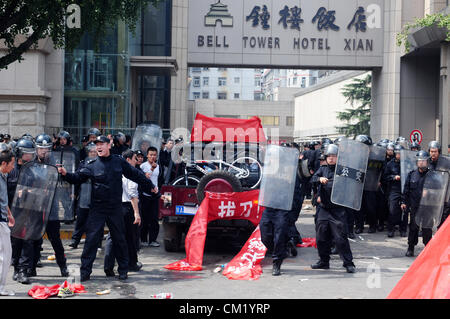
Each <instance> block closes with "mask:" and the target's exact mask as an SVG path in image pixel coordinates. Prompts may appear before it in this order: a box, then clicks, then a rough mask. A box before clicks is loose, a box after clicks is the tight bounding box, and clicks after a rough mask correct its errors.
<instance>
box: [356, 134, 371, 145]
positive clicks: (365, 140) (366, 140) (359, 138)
mask: <svg viewBox="0 0 450 319" xmlns="http://www.w3.org/2000/svg"><path fill="white" fill-rule="evenodd" d="M355 141H358V142H361V143H363V144H366V145H369V146H370V145H372V144H373V143H372V139H371V138H370V136H367V135H358V136H357V137H355Z"/></svg>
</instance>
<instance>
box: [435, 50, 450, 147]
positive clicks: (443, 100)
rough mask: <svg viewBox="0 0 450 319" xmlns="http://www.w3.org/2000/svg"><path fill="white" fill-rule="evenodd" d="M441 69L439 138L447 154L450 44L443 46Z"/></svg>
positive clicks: (448, 140) (449, 112)
mask: <svg viewBox="0 0 450 319" xmlns="http://www.w3.org/2000/svg"><path fill="white" fill-rule="evenodd" d="M440 69H441V70H440V82H441V83H440V88H441V89H440V97H439V99H440V103H439V104H440V105H439V124H440V130H439V134H440V136H439V137H438V138H439V140H440V141H441V143H442V152H443V153H444V154H447V146H448V144H450V80H449V78H448V75H449V72H450V45H449V44H448V43H443V44H442V45H441V68H440Z"/></svg>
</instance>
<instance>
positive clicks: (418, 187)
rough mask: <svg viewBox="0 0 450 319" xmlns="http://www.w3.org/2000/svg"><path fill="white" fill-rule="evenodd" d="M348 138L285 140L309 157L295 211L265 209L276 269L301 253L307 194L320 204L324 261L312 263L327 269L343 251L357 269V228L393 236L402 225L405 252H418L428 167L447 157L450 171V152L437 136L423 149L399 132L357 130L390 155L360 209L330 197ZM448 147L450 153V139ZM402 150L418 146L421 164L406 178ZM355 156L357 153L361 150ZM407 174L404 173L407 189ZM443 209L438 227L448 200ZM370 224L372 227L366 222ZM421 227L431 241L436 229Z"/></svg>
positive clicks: (264, 229)
mask: <svg viewBox="0 0 450 319" xmlns="http://www.w3.org/2000/svg"><path fill="white" fill-rule="evenodd" d="M344 139H345V138H343V137H341V138H338V139H336V140H334V141H331V140H330V139H328V138H324V139H322V141H317V142H311V143H306V144H304V145H302V146H301V145H299V144H296V143H294V144H287V143H284V144H283V145H282V146H285V147H295V148H298V149H299V150H300V151H301V152H300V160H301V161H306V163H307V166H308V169H309V174H298V175H297V176H296V184H295V191H294V204H293V207H292V210H291V211H289V212H287V211H281V210H279V209H269V210H268V211H269V213H268V214H266V215H264V214H263V217H262V220H261V223H260V227H261V237H262V241H263V243H264V244H265V245H266V247H268V248H269V250H270V251H271V254H272V258H273V272H272V274H273V275H275V276H278V275H280V274H281V272H280V267H281V264H282V262H283V259H285V258H287V257H288V256H296V255H297V251H296V245H297V244H299V243H301V236H300V233H299V232H298V230H297V228H296V226H295V222H296V221H297V219H298V217H299V214H300V211H301V207H302V204H303V201H304V199H305V198H306V199H311V202H312V205H313V206H314V207H315V209H316V212H315V219H314V221H315V228H316V242H317V248H318V254H319V261H318V262H317V263H316V264H313V265H311V268H312V269H328V268H329V267H330V264H329V261H330V255H331V254H339V255H340V257H341V259H342V260H343V266H344V268H346V270H347V272H349V273H353V272H355V265H354V263H353V256H352V252H351V249H350V244H349V241H348V239H349V238H350V239H354V238H355V234H360V233H363V232H364V231H367V232H368V233H376V232H383V231H385V230H387V237H388V238H392V237H394V236H395V234H396V231H398V232H399V235H400V236H401V237H405V238H406V237H407V246H408V248H407V250H406V253H405V255H406V256H409V257H413V256H414V247H415V246H416V245H417V244H418V237H419V231H420V226H419V225H418V224H417V223H416V219H415V215H416V213H417V211H418V209H419V206H420V203H421V199H422V197H423V189H424V182H425V178H426V176H427V173H428V172H431V171H434V170H436V169H437V166H438V163H442V162H443V161H444V160H447V162H446V163H447V164H444V165H440V166H443V167H444V168H443V170H444V171H446V172H447V173H448V169H449V168H448V158H443V157H442V156H443V155H442V147H441V145H440V143H439V142H437V141H432V142H430V143H429V145H428V148H427V149H426V150H421V146H420V145H419V144H418V143H409V142H408V141H407V140H406V139H405V138H403V137H399V138H397V139H396V140H395V141H390V140H387V139H384V140H381V141H379V142H378V143H373V141H372V139H371V138H370V137H369V136H367V135H359V136H356V137H355V140H356V141H358V142H361V143H363V144H365V145H368V146H369V147H370V146H372V145H374V146H377V147H379V148H380V147H381V148H383V149H384V150H385V156H384V159H383V161H382V165H380V167H379V173H380V175H379V182H378V185H377V187H376V191H373V190H364V191H363V194H362V204H361V208H360V209H359V210H355V209H352V208H348V207H344V206H343V205H338V204H335V203H334V202H333V201H332V200H331V198H332V190H333V180H334V178H335V173H336V171H337V169H336V166H337V158H338V152H339V144H340V143H341V142H342V141H343V140H344ZM448 147H449V153H450V145H449V146H448ZM402 150H410V151H413V152H415V153H414V154H415V164H416V167H415V169H413V170H411V171H410V172H408V175H407V177H406V178H405V177H401V176H402V174H401V153H402V152H401V151H402ZM383 153H384V151H383ZM351 156H353V157H355V158H356V157H358V156H359V154H353V155H351ZM366 163H367V161H366ZM369 164H370V161H369ZM380 164H381V163H380ZM402 179H405V181H404V187H403V189H402V184H401V181H402ZM438 187H442V189H443V192H444V194H445V192H446V191H447V192H448V189H447V190H446V187H447V186H445V185H441V186H439V185H438ZM341 191H345V190H341ZM347 196H348V197H355V196H356V194H350V193H348V194H347ZM447 196H448V195H447ZM266 210H267V209H266ZM440 213H441V214H442V215H441V216H442V218H441V220H440V221H439V223H438V225H437V227H440V226H441V225H442V224H443V222H444V221H445V219H446V218H447V217H448V214H449V204H448V202H445V203H444V206H443V207H442V211H441V212H440ZM430 214H431V208H430ZM430 219H431V217H430ZM366 225H367V226H368V228H365V227H366ZM408 226H409V232H408ZM421 233H422V238H423V243H424V244H425V245H426V244H427V243H428V242H429V241H430V239H431V238H432V233H433V229H432V227H429V226H428V225H426V226H425V227H423V226H422V227H421Z"/></svg>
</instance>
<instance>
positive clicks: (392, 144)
mask: <svg viewBox="0 0 450 319" xmlns="http://www.w3.org/2000/svg"><path fill="white" fill-rule="evenodd" d="M386 149H387V150H391V151H393V150H395V144H394V143H392V142H390V143H388V144H387V145H386Z"/></svg>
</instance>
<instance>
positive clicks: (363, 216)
mask: <svg viewBox="0 0 450 319" xmlns="http://www.w3.org/2000/svg"><path fill="white" fill-rule="evenodd" d="M376 207H377V198H376V192H369V191H364V193H363V198H362V205H361V210H360V211H359V212H358V213H357V214H355V220H356V228H359V229H363V228H364V224H365V222H367V224H369V227H371V228H373V227H376V226H377V209H376Z"/></svg>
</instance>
